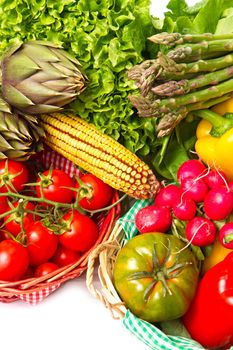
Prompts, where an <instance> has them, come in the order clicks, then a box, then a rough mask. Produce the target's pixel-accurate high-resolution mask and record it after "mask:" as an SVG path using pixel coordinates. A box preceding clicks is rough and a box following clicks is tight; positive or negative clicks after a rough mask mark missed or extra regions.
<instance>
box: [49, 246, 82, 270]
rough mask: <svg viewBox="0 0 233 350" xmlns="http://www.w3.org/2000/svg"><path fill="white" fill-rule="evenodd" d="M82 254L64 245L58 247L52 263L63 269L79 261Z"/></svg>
mask: <svg viewBox="0 0 233 350" xmlns="http://www.w3.org/2000/svg"><path fill="white" fill-rule="evenodd" d="M80 257H81V254H80V253H79V252H76V251H74V250H71V249H67V248H66V247H63V246H62V245H58V247H57V250H56V252H55V254H54V256H53V257H52V261H53V262H54V263H55V264H57V265H58V266H59V267H63V266H66V265H69V264H72V263H75V262H76V261H78V260H79V258H80Z"/></svg>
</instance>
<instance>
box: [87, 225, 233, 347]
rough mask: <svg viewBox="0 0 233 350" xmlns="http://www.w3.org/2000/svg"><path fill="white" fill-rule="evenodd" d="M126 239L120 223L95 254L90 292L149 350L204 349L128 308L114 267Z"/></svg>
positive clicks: (90, 269)
mask: <svg viewBox="0 0 233 350" xmlns="http://www.w3.org/2000/svg"><path fill="white" fill-rule="evenodd" d="M124 238H125V232H124V230H123V228H122V226H121V225H120V224H119V222H118V221H117V222H116V224H115V226H114V229H113V230H112V232H111V235H110V236H109V239H108V240H107V241H105V242H104V243H102V244H100V245H99V246H98V247H97V248H96V249H94V250H93V251H92V252H91V254H90V256H89V259H88V268H87V274H86V284H87V288H88V290H89V291H90V292H91V294H92V295H93V296H94V297H95V298H97V299H98V300H100V301H101V302H102V303H103V304H104V305H105V307H106V308H108V309H109V310H110V312H111V315H112V317H113V318H115V319H118V320H121V321H122V324H123V326H124V327H125V328H126V329H127V330H128V331H130V333H132V334H133V335H134V336H136V337H137V338H138V339H139V340H140V341H141V342H143V343H144V344H145V345H147V346H148V348H152V349H154V350H161V349H166V350H183V349H186V350H200V349H204V348H203V347H202V346H201V345H200V344H199V343H197V342H196V341H194V340H192V339H189V338H185V337H180V336H174V335H173V336H169V335H167V334H165V333H164V332H162V330H161V329H159V328H157V327H155V326H154V325H152V324H150V323H148V322H146V321H143V320H141V319H139V318H137V317H136V316H135V315H133V314H132V313H131V312H130V311H129V310H128V309H127V308H126V306H125V304H124V302H122V300H121V299H120V297H119V295H118V293H117V291H116V290H115V287H114V284H113V282H112V277H113V274H112V273H113V266H114V263H115V260H116V256H117V253H118V251H119V250H120V248H121V246H122V245H123V243H124V241H125V239H124ZM96 271H98V278H99V281H98V279H97V281H96V279H95V272H96ZM98 282H100V283H98ZM231 350H232V349H231Z"/></svg>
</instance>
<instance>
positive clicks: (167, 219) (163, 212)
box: [135, 205, 172, 233]
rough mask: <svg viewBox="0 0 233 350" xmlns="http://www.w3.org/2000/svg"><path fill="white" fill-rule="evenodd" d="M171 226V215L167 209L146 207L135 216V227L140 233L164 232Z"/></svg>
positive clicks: (153, 206)
mask: <svg viewBox="0 0 233 350" xmlns="http://www.w3.org/2000/svg"><path fill="white" fill-rule="evenodd" d="M171 224H172V215H171V212H170V210H169V209H168V208H166V207H157V206H155V205H148V206H147V207H145V208H141V209H139V211H138V212H137V214H136V216H135V225H136V227H137V229H138V231H139V232H140V233H146V232H166V231H167V230H168V229H169V228H170V226H171Z"/></svg>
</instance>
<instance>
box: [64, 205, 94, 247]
mask: <svg viewBox="0 0 233 350" xmlns="http://www.w3.org/2000/svg"><path fill="white" fill-rule="evenodd" d="M69 220H71V223H69ZM63 222H64V223H67V231H66V232H65V233H63V234H61V235H60V236H59V241H60V243H61V244H62V245H63V246H64V247H66V248H68V249H71V250H75V251H79V252H85V251H87V250H89V249H90V248H91V247H92V246H93V245H94V244H95V242H96V240H97V238H98V236H99V233H98V228H97V225H96V223H95V222H94V221H93V220H92V219H91V218H89V216H87V215H83V214H81V213H79V212H78V211H77V210H74V211H73V212H72V211H70V212H68V213H66V214H65V215H64V216H63Z"/></svg>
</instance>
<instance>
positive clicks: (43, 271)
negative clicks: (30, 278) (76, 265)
mask: <svg viewBox="0 0 233 350" xmlns="http://www.w3.org/2000/svg"><path fill="white" fill-rule="evenodd" d="M57 269H58V266H57V265H56V264H54V263H52V262H45V263H43V264H41V265H39V266H37V267H36V269H35V272H34V276H35V277H41V276H45V275H48V274H50V273H51V272H53V271H56V270H57Z"/></svg>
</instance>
